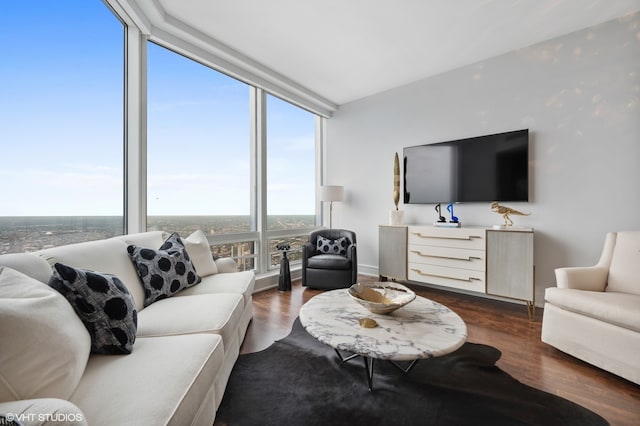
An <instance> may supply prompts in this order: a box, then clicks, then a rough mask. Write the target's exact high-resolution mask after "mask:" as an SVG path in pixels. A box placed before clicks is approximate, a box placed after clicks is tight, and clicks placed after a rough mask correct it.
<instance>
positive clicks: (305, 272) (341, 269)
mask: <svg viewBox="0 0 640 426" xmlns="http://www.w3.org/2000/svg"><path fill="white" fill-rule="evenodd" d="M319 236H321V237H324V238H326V239H328V240H333V241H335V240H337V239H339V238H341V237H345V238H346V239H347V241H348V242H349V246H348V248H347V251H346V255H345V256H342V255H339V254H333V253H324V252H321V251H318V250H317V244H318V237H319ZM357 278H358V258H357V252H356V234H355V232H353V231H348V230H346V229H320V230H317V231H313V232H312V233H311V234H309V242H308V243H306V244H305V245H303V246H302V285H303V286H307V287H310V288H318V289H336V288H348V287H351V285H352V284H354V283H355V282H356V281H357Z"/></svg>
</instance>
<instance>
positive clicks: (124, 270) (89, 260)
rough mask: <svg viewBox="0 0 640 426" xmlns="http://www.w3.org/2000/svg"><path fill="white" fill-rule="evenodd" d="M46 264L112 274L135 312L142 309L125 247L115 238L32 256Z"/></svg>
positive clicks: (140, 291)
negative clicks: (134, 305)
mask: <svg viewBox="0 0 640 426" xmlns="http://www.w3.org/2000/svg"><path fill="white" fill-rule="evenodd" d="M35 253H36V254H38V255H39V256H41V257H43V258H44V259H45V260H47V261H48V262H49V264H50V265H51V267H53V265H55V264H56V263H64V264H65V265H69V266H73V267H75V268H82V269H89V270H92V271H100V272H104V273H107V274H113V275H115V276H116V277H118V278H120V280H121V281H122V283H123V284H124V285H125V286H127V288H128V289H129V293H131V296H132V297H133V300H134V301H135V304H136V309H137V310H138V312H140V310H141V309H142V308H143V306H144V305H143V301H144V291H143V289H142V284H141V283H140V278H138V274H137V273H136V269H135V267H134V266H133V264H132V263H131V260H130V259H129V255H128V254H127V243H125V242H124V241H122V240H119V239H117V238H109V239H106V240H98V241H89V242H86V243H78V244H69V245H66V246H60V247H54V248H50V249H45V250H40V251H38V252H35Z"/></svg>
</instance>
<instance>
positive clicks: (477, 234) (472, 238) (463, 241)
mask: <svg viewBox="0 0 640 426" xmlns="http://www.w3.org/2000/svg"><path fill="white" fill-rule="evenodd" d="M409 245H410V246H413V245H428V246H436V247H455V248H465V249H476V250H485V248H486V241H485V231H484V229H474V228H453V229H447V228H434V227H429V226H410V227H409Z"/></svg>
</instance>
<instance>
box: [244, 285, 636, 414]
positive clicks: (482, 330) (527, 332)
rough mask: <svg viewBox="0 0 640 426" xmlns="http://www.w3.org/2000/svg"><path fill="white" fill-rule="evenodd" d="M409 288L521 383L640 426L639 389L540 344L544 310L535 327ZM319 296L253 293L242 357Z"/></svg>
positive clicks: (481, 302)
mask: <svg viewBox="0 0 640 426" xmlns="http://www.w3.org/2000/svg"><path fill="white" fill-rule="evenodd" d="M359 278H360V280H361V281H375V278H374V277H368V276H360V277H359ZM410 287H411V288H412V289H414V290H415V291H416V293H417V294H418V295H420V296H423V297H427V298H429V299H432V300H435V301H437V302H439V303H442V304H443V305H446V306H448V307H449V308H451V309H453V310H454V311H455V312H457V313H458V315H460V316H461V317H462V319H463V320H464V321H465V322H466V324H467V331H468V341H470V342H474V343H484V344H487V345H491V346H493V347H496V348H498V349H499V350H500V351H501V352H502V358H501V359H500V361H499V362H498V366H499V367H500V368H501V369H502V370H504V371H506V372H507V373H509V374H510V375H511V376H513V377H514V378H516V379H517V380H519V381H520V382H522V383H525V384H527V385H529V386H533V387H535V388H537V389H541V390H544V391H547V392H550V393H553V394H556V395H559V396H562V397H564V398H566V399H569V400H571V401H574V402H575V403H577V404H580V405H582V406H584V407H587V408H589V409H590V410H592V411H595V412H596V413H598V414H600V415H601V416H602V417H604V418H605V419H607V420H608V421H609V423H610V424H611V425H640V386H638V385H636V384H634V383H631V382H629V381H627V380H624V379H621V378H619V377H617V376H615V375H613V374H610V373H608V372H606V371H603V370H600V369H598V368H596V367H593V366H591V365H589V364H587V363H584V362H582V361H579V360H577V359H575V358H573V357H571V356H569V355H567V354H565V353H563V352H560V351H558V350H556V349H554V348H553V347H551V346H549V345H547V344H545V343H542V341H541V340H540V330H541V326H542V323H541V319H542V310H540V309H538V311H537V315H536V321H533V322H532V321H529V319H528V317H527V310H526V307H525V306H523V305H518V304H513V303H507V302H499V301H494V300H489V299H485V298H481V297H474V296H467V295H463V294H458V293H453V292H447V291H442V290H436V289H430V288H426V287H422V286H410ZM319 293H320V291H318V290H311V289H307V288H305V287H302V286H301V284H300V281H299V280H298V281H294V282H293V286H292V291H290V292H279V291H278V290H277V289H271V290H266V291H263V292H259V293H256V294H254V295H253V304H254V318H253V320H252V322H251V324H250V325H249V329H248V330H247V335H246V337H245V340H244V343H243V345H242V347H241V349H240V352H241V353H249V352H256V351H260V350H262V349H265V348H267V347H268V346H269V345H271V344H272V343H273V342H274V341H275V340H278V339H281V338H283V337H285V336H286V335H287V334H289V331H290V330H291V326H292V325H293V321H294V320H295V319H296V318H297V316H298V310H299V309H300V306H302V304H303V303H305V302H306V301H307V300H309V299H310V298H312V297H313V296H315V295H316V294H319ZM638 357H639V359H640V354H639V355H638Z"/></svg>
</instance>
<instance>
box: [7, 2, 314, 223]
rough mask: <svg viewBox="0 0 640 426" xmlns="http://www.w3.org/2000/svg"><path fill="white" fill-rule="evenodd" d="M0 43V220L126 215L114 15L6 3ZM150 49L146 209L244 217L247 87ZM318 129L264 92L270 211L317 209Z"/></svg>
mask: <svg viewBox="0 0 640 426" xmlns="http://www.w3.org/2000/svg"><path fill="white" fill-rule="evenodd" d="M0 40H2V46H3V47H2V49H3V57H2V60H0V79H1V80H0V81H2V82H3V83H2V86H0V87H1V89H0V144H1V145H2V151H1V152H2V157H3V160H4V161H3V162H2V167H1V168H0V191H1V192H2V193H3V200H4V201H3V203H2V205H0V216H14V215H15V216H22V215H25V216H32V215H74V216H75V215H119V214H121V213H122V209H123V203H122V197H123V195H122V186H123V170H122V162H123V147H122V134H123V124H122V123H123V120H122V116H123V107H122V103H123V94H122V93H123V58H122V51H123V27H122V25H121V23H120V22H119V21H118V20H117V19H116V18H115V17H114V16H113V15H112V13H111V11H110V10H109V9H108V8H107V7H106V6H105V5H104V4H103V3H102V2H101V1H99V0H73V1H68V0H65V1H59V2H49V1H47V2H45V1H20V2H10V3H7V4H3V11H2V14H0ZM148 52H149V58H148V70H149V71H148V81H149V86H148V98H149V105H148V123H149V128H148V145H149V146H148V153H149V164H148V181H149V189H148V191H149V197H148V204H149V214H150V215H168V214H173V215H190V214H198V215H200V214H211V215H217V214H249V208H250V207H249V202H250V198H249V197H250V192H249V191H250V181H249V176H250V175H249V152H250V151H249V150H250V141H249V119H250V118H249V87H248V86H247V85H245V84H244V83H240V82H238V81H236V80H233V79H231V78H229V77H227V76H225V75H223V74H220V73H218V72H215V71H212V70H211V69H209V68H207V67H204V66H202V65H200V64H197V63H195V62H193V61H190V60H187V59H185V58H183V57H180V56H178V55H176V54H175V53H173V52H170V51H167V50H166V49H164V48H162V47H159V46H157V45H154V44H149V45H148ZM313 125H314V117H313V115H312V114H310V113H308V112H306V111H303V110H301V109H299V108H297V107H294V106H292V105H290V104H287V103H286V102H283V101H281V100H279V99H277V98H275V97H269V100H268V133H267V134H268V148H269V149H268V161H269V165H270V167H269V169H268V177H269V185H268V194H269V201H270V202H269V209H268V212H269V214H313V212H314V194H313V191H312V190H311V191H310V188H311V189H312V188H313V178H314V172H313V169H312V168H311V169H310V167H309V164H311V165H312V164H313V156H314V144H313V137H314V133H313V131H314V127H313Z"/></svg>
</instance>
